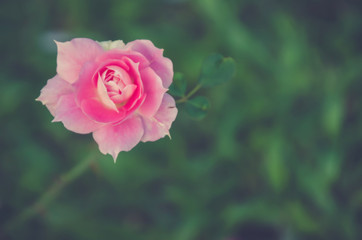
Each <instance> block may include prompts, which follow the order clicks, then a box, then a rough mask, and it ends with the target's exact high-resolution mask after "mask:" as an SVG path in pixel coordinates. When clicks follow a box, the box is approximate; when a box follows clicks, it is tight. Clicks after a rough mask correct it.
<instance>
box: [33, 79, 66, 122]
mask: <svg viewBox="0 0 362 240" xmlns="http://www.w3.org/2000/svg"><path fill="white" fill-rule="evenodd" d="M72 92H73V89H72V86H71V85H70V84H69V83H68V82H66V81H64V80H63V79H62V78H61V77H59V76H58V75H55V76H54V77H53V78H51V79H49V80H48V82H47V84H46V85H45V86H44V87H43V88H42V90H41V91H40V96H39V97H38V98H37V99H36V101H40V102H41V103H42V104H43V105H45V106H46V107H47V108H48V110H49V112H50V113H51V114H52V115H53V116H54V114H55V107H56V105H57V103H58V101H59V98H60V97H61V96H63V95H66V94H70V93H72Z"/></svg>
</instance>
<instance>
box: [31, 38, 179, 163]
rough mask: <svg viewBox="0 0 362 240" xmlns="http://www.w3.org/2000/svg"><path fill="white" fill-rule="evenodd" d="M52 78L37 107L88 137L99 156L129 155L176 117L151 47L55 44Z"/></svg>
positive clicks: (162, 64)
mask: <svg viewBox="0 0 362 240" xmlns="http://www.w3.org/2000/svg"><path fill="white" fill-rule="evenodd" d="M56 44H57V47H58V56H57V74H56V75H55V77H53V78H52V79H50V80H48V82H47V84H46V86H45V87H44V88H43V89H42V90H41V94H40V96H39V98H37V100H38V101H41V102H42V103H43V104H44V105H45V106H46V107H47V108H48V109H49V111H50V113H51V114H52V115H53V116H54V120H53V121H54V122H62V123H63V124H64V126H65V127H66V128H67V129H69V130H70V131H73V132H76V133H81V134H87V133H93V138H94V140H95V141H96V142H97V143H98V146H99V149H100V151H101V152H102V153H103V154H107V153H108V154H111V155H112V156H113V158H114V161H116V159H117V156H118V153H119V152H121V151H129V150H131V149H132V148H133V147H134V146H136V145H137V143H139V142H140V141H142V142H147V141H155V140H158V139H160V138H162V137H164V136H165V135H169V129H170V127H171V124H172V122H173V121H174V120H175V118H176V115H177V108H176V106H175V101H174V99H173V98H172V97H171V96H170V95H169V94H167V93H166V92H167V90H168V87H169V86H170V84H171V82H172V78H173V68H172V62H171V60H170V59H168V58H165V57H164V56H163V50H162V49H158V48H156V47H155V46H154V45H153V44H152V42H151V41H148V40H135V41H133V42H129V43H128V44H126V45H125V44H124V43H123V42H122V41H120V40H118V41H113V42H112V41H107V42H96V41H93V40H91V39H86V38H76V39H73V40H71V41H69V42H64V43H60V42H56Z"/></svg>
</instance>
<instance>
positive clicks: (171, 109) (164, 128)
mask: <svg viewBox="0 0 362 240" xmlns="http://www.w3.org/2000/svg"><path fill="white" fill-rule="evenodd" d="M176 116H177V108H176V103H175V100H174V99H173V98H172V97H171V96H170V95H169V94H167V93H166V94H165V95H164V97H163V99H162V104H161V106H160V108H159V109H158V112H157V113H156V115H155V116H154V117H153V118H147V117H143V118H142V120H143V126H144V131H145V133H144V135H143V137H142V139H141V140H142V142H147V141H156V140H158V139H160V138H162V137H164V136H165V135H169V129H170V128H171V124H172V122H173V121H174V120H175V119H176Z"/></svg>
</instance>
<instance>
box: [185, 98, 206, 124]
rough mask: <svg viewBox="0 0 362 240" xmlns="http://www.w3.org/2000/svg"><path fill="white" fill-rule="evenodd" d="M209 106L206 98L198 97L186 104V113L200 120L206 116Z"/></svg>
mask: <svg viewBox="0 0 362 240" xmlns="http://www.w3.org/2000/svg"><path fill="white" fill-rule="evenodd" d="M209 107H210V104H209V101H208V100H207V98H205V97H202V96H198V97H195V98H193V99H190V100H188V101H187V102H186V105H185V109H186V112H187V113H188V114H189V115H190V116H191V117H193V118H196V119H202V118H204V117H205V116H206V113H207V110H208V109H209Z"/></svg>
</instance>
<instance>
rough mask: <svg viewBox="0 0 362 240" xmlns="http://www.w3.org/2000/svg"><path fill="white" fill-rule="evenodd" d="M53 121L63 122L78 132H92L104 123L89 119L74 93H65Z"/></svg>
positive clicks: (69, 128) (71, 129)
mask: <svg viewBox="0 0 362 240" xmlns="http://www.w3.org/2000/svg"><path fill="white" fill-rule="evenodd" d="M54 115H55V117H54V120H53V122H63V124H64V126H65V127H66V128H67V129H68V130H70V131H73V132H76V133H83V134H86V133H91V132H93V131H94V130H96V129H98V128H100V127H102V126H103V125H102V124H100V123H97V122H95V121H92V120H91V119H89V118H88V117H87V116H86V115H85V114H84V113H83V112H82V110H81V109H80V108H79V107H78V106H77V104H76V102H75V98H74V94H68V95H63V96H62V97H61V98H60V99H59V102H58V104H57V106H56V109H55V114H54Z"/></svg>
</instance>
